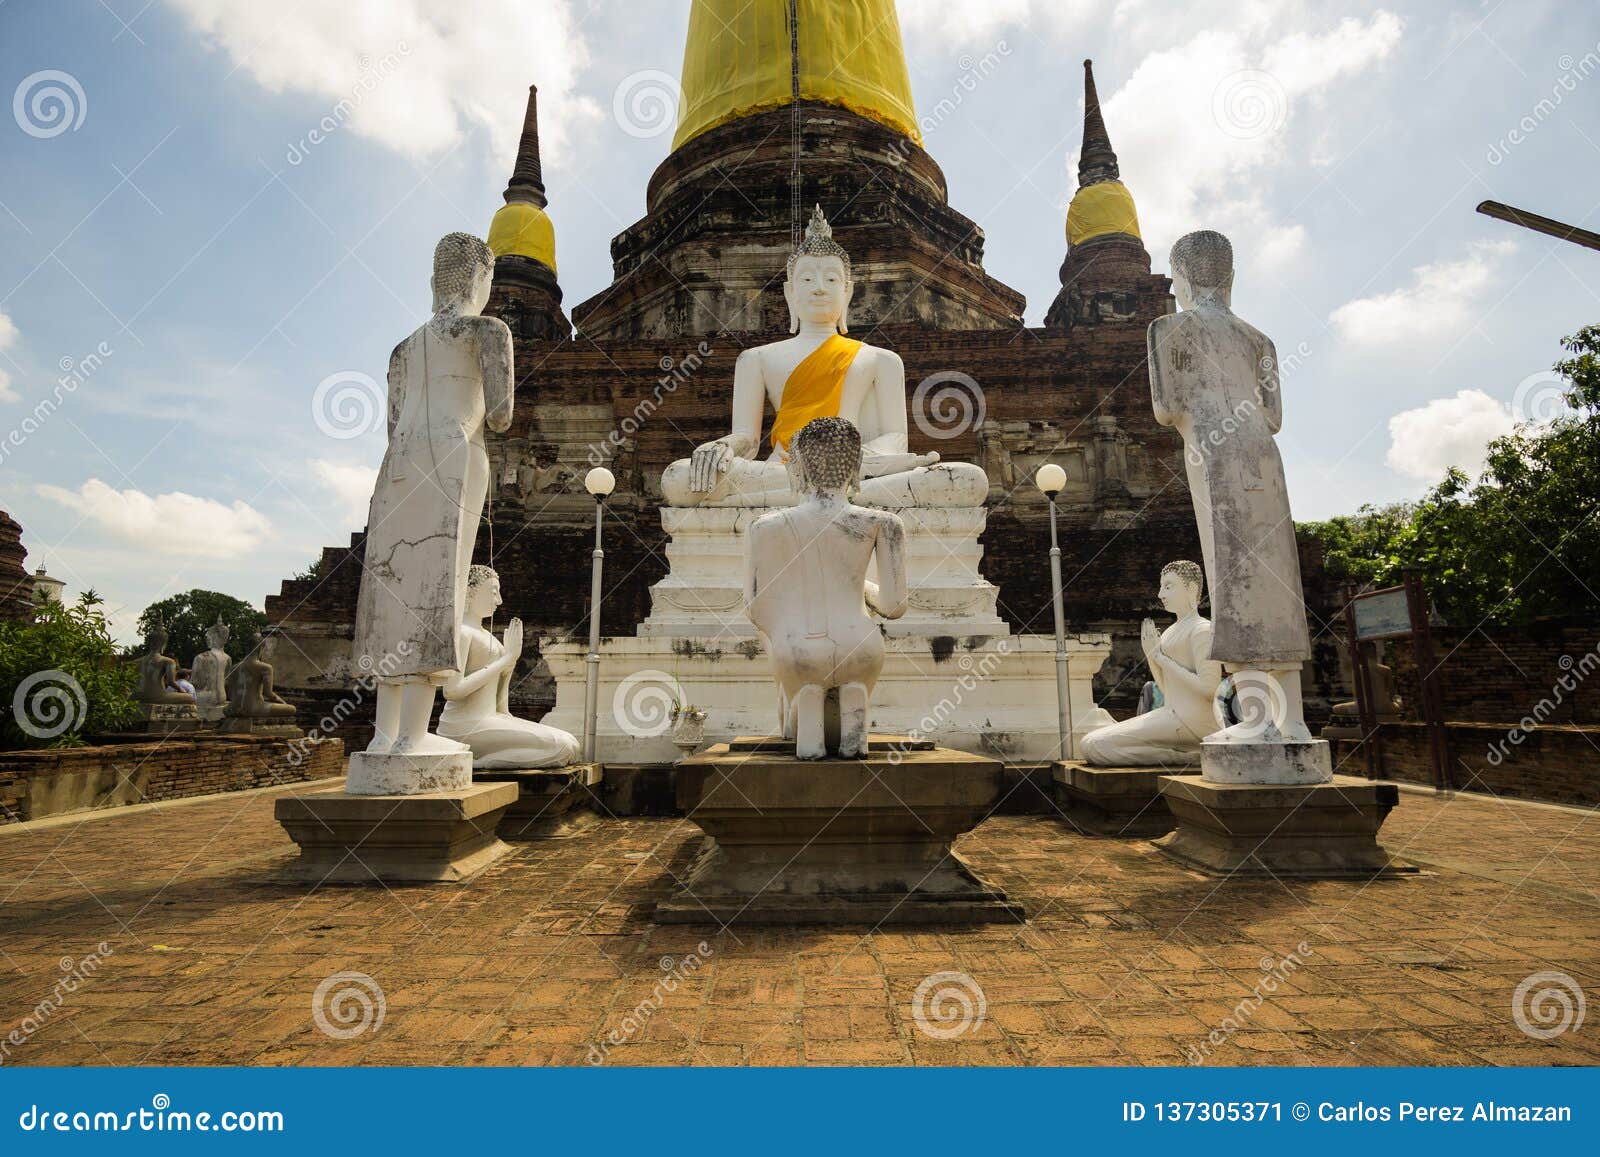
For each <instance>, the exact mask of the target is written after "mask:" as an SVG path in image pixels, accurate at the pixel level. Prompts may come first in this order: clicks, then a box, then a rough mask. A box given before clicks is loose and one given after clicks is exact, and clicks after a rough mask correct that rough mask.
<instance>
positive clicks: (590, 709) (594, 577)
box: [583, 495, 606, 763]
mask: <svg viewBox="0 0 1600 1157" xmlns="http://www.w3.org/2000/svg"><path fill="white" fill-rule="evenodd" d="M605 509H606V500H605V497H604V496H603V495H596V496H595V500H594V569H593V572H592V573H591V575H590V577H589V654H588V655H587V656H586V658H585V662H586V663H587V664H588V673H587V676H586V678H585V681H584V686H583V761H584V762H585V763H593V762H594V749H595V730H596V727H595V712H596V709H597V708H598V707H599V699H600V572H601V570H602V569H603V568H604V566H605V560H606V552H605V549H604V548H603V547H601V545H600V542H601V538H600V526H601V520H602V518H603V516H604V514H605Z"/></svg>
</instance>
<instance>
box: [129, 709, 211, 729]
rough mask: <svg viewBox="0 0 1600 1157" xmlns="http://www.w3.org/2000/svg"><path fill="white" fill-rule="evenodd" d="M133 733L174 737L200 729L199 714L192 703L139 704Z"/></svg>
mask: <svg viewBox="0 0 1600 1157" xmlns="http://www.w3.org/2000/svg"><path fill="white" fill-rule="evenodd" d="M139 717H140V721H139V723H137V724H136V725H135V726H134V731H136V732H142V733H144V734H146V735H174V734H178V733H181V732H188V731H198V730H199V729H200V712H199V710H198V709H197V708H196V707H195V705H194V704H193V703H141V704H139Z"/></svg>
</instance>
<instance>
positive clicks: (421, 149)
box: [168, 0, 600, 167]
mask: <svg viewBox="0 0 1600 1157" xmlns="http://www.w3.org/2000/svg"><path fill="white" fill-rule="evenodd" d="M168 2H169V3H170V4H171V5H172V6H173V7H174V8H176V9H177V10H178V11H179V12H181V13H182V14H183V15H184V16H185V17H187V18H188V20H189V22H190V24H192V25H193V26H194V27H195V28H196V29H198V30H199V31H200V33H201V34H202V35H203V36H205V37H206V39H207V40H209V41H210V42H211V43H212V44H214V45H216V46H218V47H220V48H221V49H222V50H223V51H224V52H226V53H227V55H228V58H229V59H230V61H231V62H232V63H233V64H234V66H235V67H236V68H239V69H242V70H243V71H245V72H247V73H248V74H249V75H250V76H252V77H254V78H255V79H256V81H257V82H258V83H259V84H260V85H261V86H262V87H263V88H265V89H267V90H268V91H269V92H275V93H282V92H292V93H297V94H304V95H309V96H313V97H317V98H319V99H321V100H324V101H326V102H327V106H328V107H327V108H326V109H323V110H318V112H317V113H316V116H315V117H314V118H313V119H312V121H309V122H308V123H307V126H306V127H307V129H308V130H309V129H310V128H311V127H313V125H314V123H315V120H316V119H318V118H320V117H322V116H323V115H324V113H326V114H327V115H329V116H332V117H333V118H334V119H335V120H336V121H342V123H343V125H344V126H345V127H347V128H348V129H349V131H350V132H352V133H356V134H359V135H361V136H365V137H369V138H371V139H372V140H375V141H378V142H379V143H381V144H383V145H386V146H387V147H389V148H392V149H394V150H396V151H397V152H400V153H403V154H404V155H406V156H408V157H411V158H413V159H416V160H423V159H427V158H430V157H436V156H438V155H439V154H440V153H442V152H444V151H445V150H447V149H449V148H450V147H451V146H453V145H455V144H457V143H458V142H459V141H460V140H461V139H462V137H463V135H464V133H465V132H466V131H467V130H469V129H483V130H487V133H488V137H489V143H490V147H491V150H492V152H493V155H494V156H495V158H496V160H497V161H498V162H499V163H501V164H502V165H505V166H508V167H509V165H510V163H511V161H512V159H513V158H514V157H515V155H516V145H517V136H518V134H519V133H520V131H521V128H522V114H523V109H524V107H525V104H526V100H527V91H528V85H529V84H538V86H539V113H540V116H539V140H540V145H541V147H542V148H543V149H544V150H545V151H546V153H547V156H548V157H551V158H558V157H560V156H561V155H562V153H563V152H564V151H565V149H566V148H567V147H568V146H569V145H570V143H571V142H572V141H574V140H576V139H581V136H582V130H583V129H584V127H585V125H586V124H587V123H590V122H592V121H593V120H594V119H595V118H597V117H598V116H599V115H600V109H599V107H598V106H597V105H596V104H595V103H594V102H593V101H592V100H589V99H587V98H583V97H580V96H578V95H577V94H576V92H575V89H576V87H577V82H578V77H579V75H580V74H581V73H582V71H583V69H584V67H585V66H586V65H587V64H588V62H589V50H588V46H587V44H586V43H585V41H584V39H583V36H582V33H581V30H580V27H579V25H578V23H577V22H575V21H574V20H573V16H572V8H571V5H570V3H569V2H568V0H541V2H540V3H537V4H532V3H528V2H527V0H477V2H475V3H471V4H463V3H460V2H458V0H339V2H338V3H336V4H321V5H318V6H317V10H316V12H315V14H311V13H305V14H302V15H298V16H291V17H290V18H285V15H284V12H283V6H282V5H280V4H269V3H262V2H261V0H168ZM346 98H348V106H347V108H346V109H345V110H344V111H343V112H342V113H341V112H338V111H335V107H334V106H335V105H337V104H338V103H339V102H340V101H341V100H343V99H346Z"/></svg>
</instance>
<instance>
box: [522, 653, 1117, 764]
mask: <svg viewBox="0 0 1600 1157" xmlns="http://www.w3.org/2000/svg"><path fill="white" fill-rule="evenodd" d="M884 646H885V652H886V653H885V655H884V660H883V673H882V674H881V675H879V677H878V685H877V687H876V688H875V689H874V690H873V692H872V699H871V702H870V703H869V704H868V708H867V711H868V715H867V725H868V726H869V727H870V728H871V729H872V731H873V732H875V733H877V734H889V735H895V734H900V735H904V734H907V733H909V732H913V731H915V732H916V733H918V734H919V735H921V736H922V737H923V738H925V739H930V740H932V741H933V742H935V743H937V744H938V745H939V746H940V747H951V748H955V749H956V750H958V751H969V752H972V753H974V754H978V755H988V756H994V757H995V758H998V759H1004V760H1006V761H1008V762H1014V763H1040V762H1044V761H1046V760H1050V759H1054V758H1056V757H1057V756H1059V755H1060V747H1061V743H1060V739H1059V738H1058V734H1057V713H1056V675H1055V650H1056V645H1055V640H1054V639H1052V638H1050V637H1049V636H1047V635H1011V636H1009V637H1005V638H994V637H986V636H978V637H974V638H968V637H965V636H961V635H959V634H957V635H951V636H941V637H937V638H896V637H893V636H891V637H890V638H887V639H885V640H884ZM539 649H540V654H541V656H542V657H543V658H544V660H545V662H546V663H548V664H549V666H550V673H551V674H552V675H554V676H555V680H556V705H555V707H554V708H552V709H551V711H550V713H549V714H548V715H546V716H545V717H544V719H543V722H545V723H548V724H549V725H550V726H552V727H559V728H561V729H563V730H565V731H570V732H572V733H573V734H574V735H581V734H583V687H584V678H585V675H586V670H585V667H586V664H585V662H584V655H585V654H586V653H587V651H588V646H587V645H586V644H584V643H576V642H568V641H562V640H555V639H546V640H544V641H543V642H542V643H541V644H540V648H539ZM1067 654H1068V660H1067V671H1068V680H1069V685H1070V686H1071V689H1072V718H1073V731H1074V732H1075V733H1076V735H1077V737H1078V739H1079V740H1080V741H1081V740H1082V739H1083V737H1084V736H1085V735H1087V734H1088V733H1089V732H1091V731H1093V730H1094V729H1095V728H1097V727H1103V726H1104V725H1105V724H1107V723H1110V722H1112V718H1111V716H1110V714H1108V713H1107V712H1106V711H1104V710H1102V709H1101V708H1099V707H1096V706H1095V702H1094V676H1095V672H1097V671H1098V670H1099V669H1100V667H1101V665H1102V664H1103V663H1104V662H1105V661H1106V657H1107V656H1108V655H1110V654H1111V637H1110V636H1109V635H1101V634H1084V635H1077V636H1074V637H1072V638H1069V639H1068V640H1067ZM675 688H676V689H678V690H681V692H682V695H681V696H677V695H676V694H675V690H674V689H675ZM679 698H681V699H682V700H687V701H692V702H693V703H694V704H695V705H696V706H698V707H702V708H704V709H705V711H706V730H705V738H706V741H707V742H710V743H726V742H728V741H730V740H732V739H735V738H737V737H738V736H740V735H752V734H756V735H760V734H765V733H768V732H771V731H774V730H776V729H777V727H778V688H777V684H776V683H775V682H774V681H773V678H772V664H771V660H770V659H769V658H768V655H767V650H766V646H765V644H764V643H763V642H762V640H761V639H759V638H751V639H714V638H692V639H685V638H670V637H665V636H653V637H652V636H640V637H637V638H631V637H628V636H613V637H610V638H605V639H602V640H601V641H600V694H599V704H598V705H599V711H598V716H599V721H598V728H597V730H596V733H595V738H596V744H595V755H596V757H597V758H598V759H599V760H600V761H601V762H602V763H606V764H611V763H671V762H673V761H674V760H675V759H677V758H678V757H679V756H680V755H681V754H682V753H681V752H680V751H679V750H678V749H677V748H676V747H675V746H674V745H673V742H672V719H671V714H670V711H671V704H672V703H673V702H674V701H675V699H679Z"/></svg>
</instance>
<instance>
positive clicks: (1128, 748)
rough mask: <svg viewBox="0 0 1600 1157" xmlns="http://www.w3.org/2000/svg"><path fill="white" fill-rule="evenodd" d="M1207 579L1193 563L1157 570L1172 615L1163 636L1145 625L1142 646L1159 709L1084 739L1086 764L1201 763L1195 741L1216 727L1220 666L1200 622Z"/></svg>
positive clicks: (1207, 629) (1208, 632) (1151, 625)
mask: <svg viewBox="0 0 1600 1157" xmlns="http://www.w3.org/2000/svg"><path fill="white" fill-rule="evenodd" d="M1204 583H1205V576H1204V573H1203V572H1202V571H1201V570H1200V567H1199V565H1198V564H1196V563H1192V562H1187V561H1180V562H1169V563H1168V564H1167V565H1166V566H1164V567H1162V568H1161V588H1160V591H1159V592H1158V596H1157V597H1158V598H1160V600H1161V605H1162V606H1163V607H1164V608H1165V609H1166V610H1167V611H1168V612H1169V613H1170V614H1173V615H1176V616H1177V621H1176V622H1175V623H1173V624H1172V625H1171V626H1170V627H1168V628H1167V629H1166V630H1165V631H1161V632H1157V630H1156V625H1155V624H1154V623H1153V622H1151V621H1150V620H1149V619H1146V620H1145V621H1144V629H1143V631H1142V632H1141V635H1140V645H1141V646H1142V647H1143V649H1144V658H1145V662H1146V663H1148V664H1149V665H1150V677H1151V678H1152V679H1153V680H1154V681H1155V684H1156V686H1157V687H1158V688H1159V689H1160V691H1161V699H1162V702H1161V705H1160V706H1159V707H1153V708H1151V709H1150V710H1149V711H1146V712H1145V713H1144V714H1143V715H1135V716H1134V717H1133V718H1132V719H1124V720H1123V721H1122V722H1121V723H1112V724H1108V725H1107V726H1105V727H1101V728H1097V729H1096V730H1094V731H1091V732H1089V734H1088V735H1085V736H1084V737H1083V743H1082V754H1083V760H1084V762H1085V763H1088V764H1090V765H1092V766H1096V767H1186V766H1190V765H1193V764H1197V763H1199V762H1200V740H1201V739H1203V738H1204V737H1205V736H1207V735H1209V734H1211V732H1213V731H1215V730H1216V729H1217V726H1218V723H1217V716H1216V706H1215V699H1216V694H1217V687H1218V686H1219V685H1220V684H1221V682H1222V664H1221V663H1218V662H1215V661H1214V660H1213V659H1212V658H1211V624H1210V623H1209V622H1207V621H1206V620H1205V619H1203V618H1201V617H1200V611H1199V607H1200V594H1201V591H1202V589H1203V587H1204Z"/></svg>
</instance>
